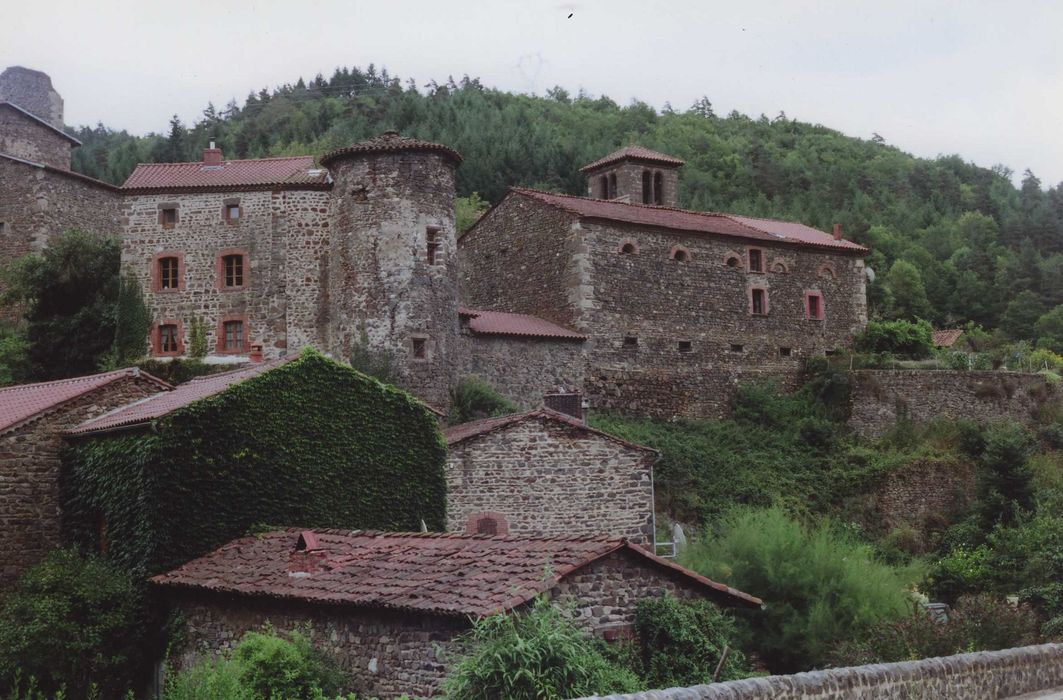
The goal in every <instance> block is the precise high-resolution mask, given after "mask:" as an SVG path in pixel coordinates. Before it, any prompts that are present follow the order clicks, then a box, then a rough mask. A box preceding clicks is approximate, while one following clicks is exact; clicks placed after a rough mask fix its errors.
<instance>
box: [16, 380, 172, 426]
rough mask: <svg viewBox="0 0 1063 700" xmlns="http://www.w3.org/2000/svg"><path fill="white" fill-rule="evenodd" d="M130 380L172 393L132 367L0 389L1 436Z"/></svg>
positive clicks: (162, 383) (168, 387) (165, 385)
mask: <svg viewBox="0 0 1063 700" xmlns="http://www.w3.org/2000/svg"><path fill="white" fill-rule="evenodd" d="M128 377H143V378H144V379H146V380H148V381H150V382H154V383H155V384H158V386H159V390H160V391H165V390H168V389H172V388H173V387H172V386H170V385H169V384H167V383H166V382H164V381H162V380H161V379H158V378H157V377H153V376H151V375H150V374H148V373H147V372H141V371H140V370H139V369H137V368H135V367H132V368H128V369H119V370H115V371H114V372H104V373H103V374H92V375H89V376H87V377H71V378H70V379H57V380H55V381H51V382H39V383H37V384H20V385H18V386H11V387H7V388H4V389H0V432H5V431H8V430H11V429H14V428H17V427H18V426H20V425H22V424H23V423H25V422H26V421H28V420H30V419H32V418H36V417H37V416H39V415H41V414H43V413H46V412H49V411H51V410H54V409H57V408H59V407H60V406H61V405H62V404H64V403H66V402H67V401H70V400H72V399H76V398H78V397H80V396H83V395H85V394H87V393H89V392H90V391H94V390H96V389H99V388H100V387H104V386H107V385H108V384H110V383H111V382H115V381H118V380H119V379H125V378H128Z"/></svg>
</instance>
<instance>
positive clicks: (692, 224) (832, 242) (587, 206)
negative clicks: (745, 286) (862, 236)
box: [466, 187, 867, 253]
mask: <svg viewBox="0 0 1063 700" xmlns="http://www.w3.org/2000/svg"><path fill="white" fill-rule="evenodd" d="M510 190H511V191H512V192H515V193H517V194H519V195H523V196H525V197H529V198H531V199H535V200H537V201H539V202H542V203H544V204H548V205H550V206H552V207H556V208H558V209H563V210H565V211H568V212H571V213H573V214H575V215H577V216H579V217H581V218H587V219H601V220H603V221H620V222H623V223H628V224H635V225H639V226H658V227H661V228H667V229H673V230H677V231H689V232H692V233H709V234H716V235H720V236H733V237H735V238H744V239H746V240H752V241H764V242H766V243H772V244H778V243H782V244H789V245H800V246H813V247H816V248H825V249H832V250H838V251H849V252H853V253H866V252H867V248H865V247H864V246H862V245H858V244H856V243H853V242H852V241H847V240H844V239H841V240H836V239H835V238H834V236H832V235H831V234H829V233H825V232H824V231H820V230H819V229H814V228H812V227H810V226H805V225H804V224H799V223H796V222H792V221H777V220H775V219H758V218H754V217H751V216H739V215H738V214H725V213H719V212H702V211H690V210H687V209H673V208H671V207H656V206H649V205H645V204H629V203H627V202H618V201H614V200H606V199H592V198H590V197H574V196H572V195H567V194H554V193H552V192H540V191H539V190H529V189H525V188H523V187H512V188H510ZM485 218H487V217H486V215H485V216H484V217H482V218H481V219H480V221H483V220H484V219H485ZM475 228H476V227H475V226H474V227H473V228H472V229H469V231H472V230H474V229H475ZM466 235H468V231H467V232H466Z"/></svg>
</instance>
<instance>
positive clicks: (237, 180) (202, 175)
mask: <svg viewBox="0 0 1063 700" xmlns="http://www.w3.org/2000/svg"><path fill="white" fill-rule="evenodd" d="M329 182H330V181H329V174H328V171H327V170H325V169H324V168H321V167H318V166H317V165H315V164H314V157H313V156H295V157H291V158H260V159H257V160H226V161H222V163H221V165H206V164H204V163H203V162H202V161H199V162H195V163H141V164H140V165H138V166H137V167H136V170H134V171H133V174H132V175H130V176H129V179H128V180H126V181H125V184H124V185H122V189H123V190H172V189H210V188H227V189H237V188H240V187H269V186H307V187H311V186H327V185H328V184H329Z"/></svg>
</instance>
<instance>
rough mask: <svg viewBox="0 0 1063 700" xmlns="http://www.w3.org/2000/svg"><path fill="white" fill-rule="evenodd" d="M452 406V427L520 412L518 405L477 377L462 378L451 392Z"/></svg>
mask: <svg viewBox="0 0 1063 700" xmlns="http://www.w3.org/2000/svg"><path fill="white" fill-rule="evenodd" d="M450 404H451V406H450V414H449V415H448V416H447V420H448V422H449V423H450V424H451V425H459V424H461V423H468V422H469V421H473V420H480V419H482V418H491V417H494V416H504V415H506V414H508V413H516V412H517V411H519V410H520V407H519V406H518V405H517V404H515V403H513V402H512V401H510V400H509V399H507V398H506V397H504V396H502V394H499V393H498V391H496V390H495V388H494V387H493V386H491V385H490V384H489V383H487V382H486V381H484V380H483V379H480V378H479V377H475V376H469V377H464V378H462V380H461V381H459V382H458V383H457V385H456V386H454V387H453V388H452V389H451V390H450Z"/></svg>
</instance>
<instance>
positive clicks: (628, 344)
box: [624, 335, 639, 348]
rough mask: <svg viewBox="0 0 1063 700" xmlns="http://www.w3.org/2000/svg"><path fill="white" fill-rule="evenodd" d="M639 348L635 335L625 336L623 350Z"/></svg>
mask: <svg viewBox="0 0 1063 700" xmlns="http://www.w3.org/2000/svg"><path fill="white" fill-rule="evenodd" d="M638 346H639V338H638V336H637V335H625V336H624V347H625V348H637V347H638Z"/></svg>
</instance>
